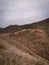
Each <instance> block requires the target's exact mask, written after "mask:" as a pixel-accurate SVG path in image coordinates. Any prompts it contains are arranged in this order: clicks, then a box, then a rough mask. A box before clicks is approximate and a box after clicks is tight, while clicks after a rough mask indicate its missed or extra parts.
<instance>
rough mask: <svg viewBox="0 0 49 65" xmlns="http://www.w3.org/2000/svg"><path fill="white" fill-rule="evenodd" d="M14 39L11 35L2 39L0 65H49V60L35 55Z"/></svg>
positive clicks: (0, 42) (0, 41)
mask: <svg viewBox="0 0 49 65" xmlns="http://www.w3.org/2000/svg"><path fill="white" fill-rule="evenodd" d="M15 34H16V33H15ZM15 34H14V35H15ZM18 34H19V33H18ZM14 37H15V36H13V35H11V34H9V35H5V37H2V38H1V37H0V65H49V61H48V60H46V59H44V58H42V57H41V56H39V55H37V54H35V53H34V52H33V51H32V50H31V49H29V48H28V47H26V46H24V44H21V42H20V41H17V40H16V39H17V38H16V37H15V39H14Z"/></svg>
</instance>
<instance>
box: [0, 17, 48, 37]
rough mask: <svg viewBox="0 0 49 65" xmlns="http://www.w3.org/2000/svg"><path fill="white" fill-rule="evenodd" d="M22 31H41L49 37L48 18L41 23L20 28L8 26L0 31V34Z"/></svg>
mask: <svg viewBox="0 0 49 65" xmlns="http://www.w3.org/2000/svg"><path fill="white" fill-rule="evenodd" d="M22 29H42V30H44V31H45V32H46V33H47V34H48V36H49V18H48V19H46V20H43V21H39V22H36V23H32V24H26V25H21V26H18V25H10V26H8V27H6V28H3V29H2V30H0V33H13V32H16V31H19V30H22Z"/></svg>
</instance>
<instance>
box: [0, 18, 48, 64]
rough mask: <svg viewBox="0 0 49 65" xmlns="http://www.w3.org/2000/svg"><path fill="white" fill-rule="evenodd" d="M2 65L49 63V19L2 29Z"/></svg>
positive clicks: (0, 54) (0, 35)
mask: <svg viewBox="0 0 49 65" xmlns="http://www.w3.org/2000/svg"><path fill="white" fill-rule="evenodd" d="M0 65H49V19H47V20H44V21H43V22H38V23H34V24H30V25H24V26H16V25H14V26H12V25H11V26H9V27H7V28H5V29H0Z"/></svg>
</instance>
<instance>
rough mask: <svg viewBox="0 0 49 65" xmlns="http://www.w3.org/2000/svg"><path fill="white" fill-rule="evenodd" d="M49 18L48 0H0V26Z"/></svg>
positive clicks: (22, 23)
mask: <svg viewBox="0 0 49 65" xmlns="http://www.w3.org/2000/svg"><path fill="white" fill-rule="evenodd" d="M46 18H49V0H0V27H6V26H8V25H14V24H17V25H24V24H30V23H33V22H37V21H40V20H43V19H46Z"/></svg>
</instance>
